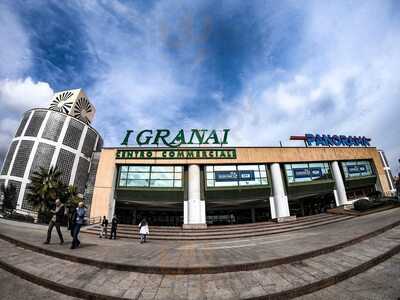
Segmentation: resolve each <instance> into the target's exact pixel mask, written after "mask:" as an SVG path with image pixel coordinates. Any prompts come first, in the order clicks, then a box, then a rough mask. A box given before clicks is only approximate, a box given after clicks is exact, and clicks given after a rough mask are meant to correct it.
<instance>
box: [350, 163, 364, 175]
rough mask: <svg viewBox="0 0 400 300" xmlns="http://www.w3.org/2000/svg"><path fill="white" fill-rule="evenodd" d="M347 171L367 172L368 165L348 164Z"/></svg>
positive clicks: (351, 172)
mask: <svg viewBox="0 0 400 300" xmlns="http://www.w3.org/2000/svg"><path fill="white" fill-rule="evenodd" d="M347 171H348V172H349V173H350V174H354V173H364V172H367V166H366V165H347Z"/></svg>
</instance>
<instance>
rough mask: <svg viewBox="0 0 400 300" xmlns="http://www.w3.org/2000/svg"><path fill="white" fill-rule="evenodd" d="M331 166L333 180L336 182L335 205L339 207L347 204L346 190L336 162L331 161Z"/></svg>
mask: <svg viewBox="0 0 400 300" xmlns="http://www.w3.org/2000/svg"><path fill="white" fill-rule="evenodd" d="M331 166H332V173H333V178H334V179H335V182H336V195H337V196H336V197H335V199H336V205H337V206H341V205H344V204H347V195H346V188H345V187H344V182H343V177H342V173H340V168H339V163H338V162H337V161H333V162H332V164H331ZM334 193H335V192H334Z"/></svg>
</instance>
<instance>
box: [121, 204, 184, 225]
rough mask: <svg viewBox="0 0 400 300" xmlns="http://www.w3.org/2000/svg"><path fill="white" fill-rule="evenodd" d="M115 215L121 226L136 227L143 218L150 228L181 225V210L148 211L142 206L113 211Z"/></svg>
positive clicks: (148, 209)
mask: <svg viewBox="0 0 400 300" xmlns="http://www.w3.org/2000/svg"><path fill="white" fill-rule="evenodd" d="M115 214H116V215H117V216H118V219H119V221H120V223H121V224H132V225H138V224H139V223H140V221H141V220H142V219H143V218H146V220H147V221H148V222H149V224H150V225H152V226H181V225H182V224H183V212H182V210H167V209H164V210H163V209H150V208H146V207H143V206H138V207H129V208H123V207H121V206H119V207H117V208H116V209H115Z"/></svg>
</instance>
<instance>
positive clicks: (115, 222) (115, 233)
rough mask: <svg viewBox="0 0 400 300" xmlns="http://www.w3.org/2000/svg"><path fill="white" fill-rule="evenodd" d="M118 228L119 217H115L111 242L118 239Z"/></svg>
mask: <svg viewBox="0 0 400 300" xmlns="http://www.w3.org/2000/svg"><path fill="white" fill-rule="evenodd" d="M117 227H118V219H117V216H116V215H114V217H113V218H112V220H111V234H110V240H111V239H112V238H114V240H115V239H116V238H117Z"/></svg>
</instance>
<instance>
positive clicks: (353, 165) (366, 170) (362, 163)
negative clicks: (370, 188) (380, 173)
mask: <svg viewBox="0 0 400 300" xmlns="http://www.w3.org/2000/svg"><path fill="white" fill-rule="evenodd" d="M342 169H343V173H344V176H345V177H346V178H354V177H367V176H373V175H374V171H373V169H372V166H371V163H370V162H369V161H368V160H353V161H342Z"/></svg>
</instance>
